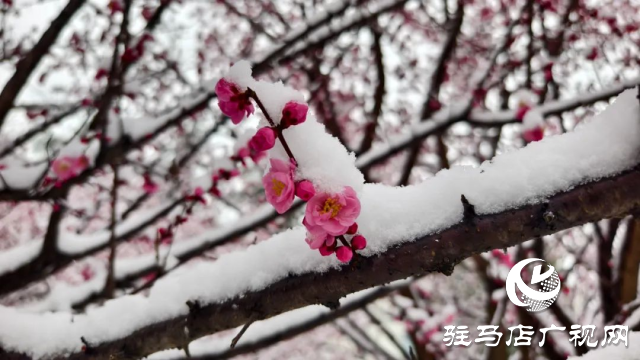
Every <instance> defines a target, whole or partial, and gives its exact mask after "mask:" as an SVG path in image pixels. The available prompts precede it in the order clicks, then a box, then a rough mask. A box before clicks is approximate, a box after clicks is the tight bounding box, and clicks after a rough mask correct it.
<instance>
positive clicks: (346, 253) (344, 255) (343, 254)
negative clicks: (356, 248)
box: [336, 246, 353, 263]
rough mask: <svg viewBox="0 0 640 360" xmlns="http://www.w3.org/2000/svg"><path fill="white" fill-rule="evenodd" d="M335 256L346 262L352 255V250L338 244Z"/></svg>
mask: <svg viewBox="0 0 640 360" xmlns="http://www.w3.org/2000/svg"><path fill="white" fill-rule="evenodd" d="M336 257H337V258H338V260H340V261H342V262H343V263H348V262H349V261H351V258H352V257H353V251H352V250H351V248H349V247H347V246H340V247H339V248H338V249H336Z"/></svg>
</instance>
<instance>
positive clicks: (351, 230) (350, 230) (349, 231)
mask: <svg viewBox="0 0 640 360" xmlns="http://www.w3.org/2000/svg"><path fill="white" fill-rule="evenodd" d="M357 232H358V223H353V224H351V226H349V228H348V229H347V234H349V235H353V234H355V233H357Z"/></svg>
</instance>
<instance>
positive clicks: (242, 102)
mask: <svg viewBox="0 0 640 360" xmlns="http://www.w3.org/2000/svg"><path fill="white" fill-rule="evenodd" d="M216 94H217V95H218V106H219V107H220V110H222V112H223V113H224V114H225V115H227V116H228V117H230V118H231V121H232V122H233V123H234V124H239V123H240V122H241V121H242V120H243V119H244V118H245V116H249V115H250V114H253V112H254V111H255V109H254V108H253V104H252V103H251V99H249V97H248V96H247V94H246V92H243V91H241V90H240V87H239V86H238V85H236V84H234V83H232V82H230V81H227V80H225V79H220V80H219V81H218V83H217V84H216Z"/></svg>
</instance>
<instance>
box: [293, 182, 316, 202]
mask: <svg viewBox="0 0 640 360" xmlns="http://www.w3.org/2000/svg"><path fill="white" fill-rule="evenodd" d="M315 194H316V190H315V189H314V187H313V184H312V183H311V181H309V180H302V181H300V182H299V183H297V184H296V196H297V197H299V198H300V199H302V200H304V201H309V200H310V199H311V198H312V197H313V196H314V195H315Z"/></svg>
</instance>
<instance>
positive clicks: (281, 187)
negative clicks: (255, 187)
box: [271, 178, 285, 196]
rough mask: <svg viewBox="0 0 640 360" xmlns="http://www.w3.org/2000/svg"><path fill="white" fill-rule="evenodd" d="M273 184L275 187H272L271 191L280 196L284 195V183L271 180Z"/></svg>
mask: <svg viewBox="0 0 640 360" xmlns="http://www.w3.org/2000/svg"><path fill="white" fill-rule="evenodd" d="M271 182H272V183H273V185H272V186H271V189H272V190H273V192H275V193H276V195H278V196H280V195H282V192H283V191H284V188H285V185H284V183H283V182H282V181H280V180H277V179H273V178H272V179H271Z"/></svg>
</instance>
